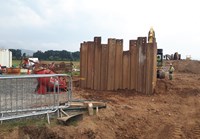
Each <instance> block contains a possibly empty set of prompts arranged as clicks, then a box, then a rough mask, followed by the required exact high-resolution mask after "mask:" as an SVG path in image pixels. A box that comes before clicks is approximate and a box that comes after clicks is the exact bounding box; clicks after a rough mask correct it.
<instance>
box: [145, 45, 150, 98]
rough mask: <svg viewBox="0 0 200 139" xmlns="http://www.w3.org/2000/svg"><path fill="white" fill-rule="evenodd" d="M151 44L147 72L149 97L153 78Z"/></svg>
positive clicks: (147, 92) (148, 47)
mask: <svg viewBox="0 0 200 139" xmlns="http://www.w3.org/2000/svg"><path fill="white" fill-rule="evenodd" d="M151 47H152V45H151V44H149V43H148V44H147V69H148V71H147V72H146V92H145V94H147V95H149V94H150V92H151V82H152V81H151V77H152V74H151V73H152V62H151V61H152V54H151Z"/></svg>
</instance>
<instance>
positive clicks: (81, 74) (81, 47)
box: [80, 43, 83, 88]
mask: <svg viewBox="0 0 200 139" xmlns="http://www.w3.org/2000/svg"><path fill="white" fill-rule="evenodd" d="M82 49H83V43H81V44H80V77H81V78H82V77H83V55H82V54H83V52H82V51H83V50H82ZM80 87H81V88H82V87H83V85H82V80H80Z"/></svg>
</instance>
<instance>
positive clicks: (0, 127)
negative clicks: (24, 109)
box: [0, 117, 57, 133]
mask: <svg viewBox="0 0 200 139" xmlns="http://www.w3.org/2000/svg"><path fill="white" fill-rule="evenodd" d="M50 122H51V123H50V125H49V124H48V123H47V118H46V117H43V118H37V119H36V118H28V119H25V118H22V119H16V120H10V121H3V123H2V124H0V131H1V132H4V133H7V132H10V131H11V130H13V129H14V128H17V127H26V126H35V127H45V126H51V127H53V126H56V125H57V119H56V118H53V119H51V120H50Z"/></svg>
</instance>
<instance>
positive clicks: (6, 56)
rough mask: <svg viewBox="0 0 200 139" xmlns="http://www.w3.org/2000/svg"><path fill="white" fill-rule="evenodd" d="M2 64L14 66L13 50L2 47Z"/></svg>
mask: <svg viewBox="0 0 200 139" xmlns="http://www.w3.org/2000/svg"><path fill="white" fill-rule="evenodd" d="M0 64H1V66H6V67H12V52H11V51H9V50H8V49H0Z"/></svg>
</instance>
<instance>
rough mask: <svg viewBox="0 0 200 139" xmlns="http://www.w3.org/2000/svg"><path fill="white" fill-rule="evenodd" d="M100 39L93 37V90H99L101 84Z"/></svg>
mask: <svg viewBox="0 0 200 139" xmlns="http://www.w3.org/2000/svg"><path fill="white" fill-rule="evenodd" d="M101 48H102V47H101V37H94V51H95V55H94V60H95V63H94V89H95V90H100V84H101Z"/></svg>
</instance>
